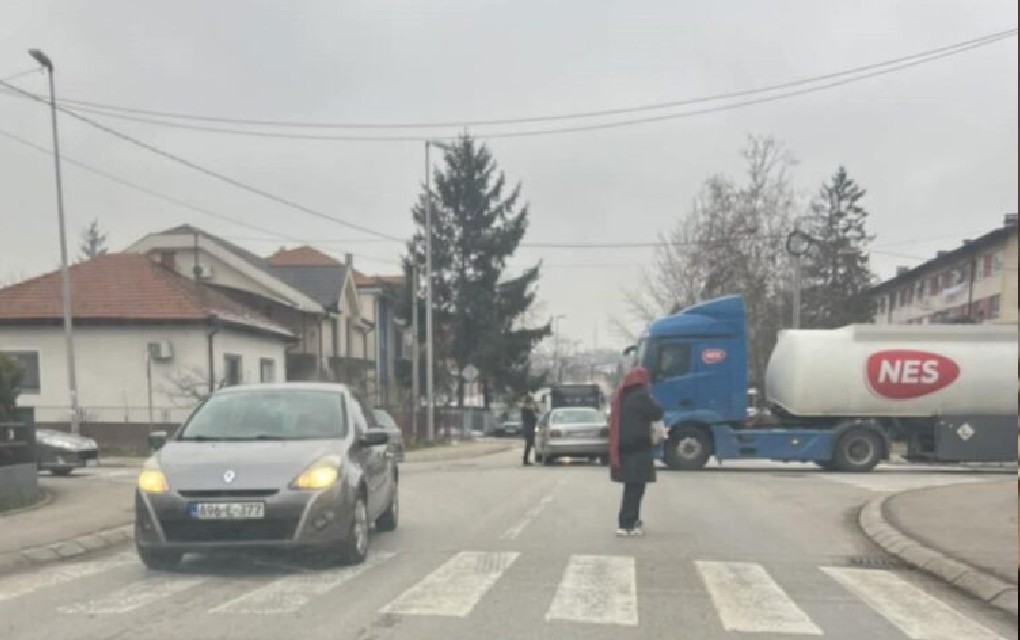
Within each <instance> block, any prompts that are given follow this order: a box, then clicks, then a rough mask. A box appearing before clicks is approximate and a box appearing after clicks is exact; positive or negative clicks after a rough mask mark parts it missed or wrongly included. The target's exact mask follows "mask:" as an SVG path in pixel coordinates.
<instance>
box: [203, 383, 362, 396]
mask: <svg viewBox="0 0 1020 640" xmlns="http://www.w3.org/2000/svg"><path fill="white" fill-rule="evenodd" d="M253 391H331V392H333V393H343V392H345V391H346V392H348V393H349V392H350V388H349V387H348V386H347V385H345V384H340V383H338V382H273V383H260V384H240V385H237V386H233V387H225V388H223V389H218V390H217V391H216V393H215V394H214V395H221V394H230V393H250V392H253Z"/></svg>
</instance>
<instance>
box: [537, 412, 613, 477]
mask: <svg viewBox="0 0 1020 640" xmlns="http://www.w3.org/2000/svg"><path fill="white" fill-rule="evenodd" d="M564 457H571V458H588V459H589V460H591V461H592V462H595V461H599V462H602V463H603V464H605V463H607V462H609V425H608V422H607V419H606V414H605V413H604V412H603V411H602V410H600V409H595V408H591V407H561V408H558V409H553V410H552V411H549V412H547V413H546V414H545V415H543V416H542V418H541V419H540V420H539V421H538V429H537V433H536V434H535V459H536V460H539V461H540V462H544V463H545V464H552V463H553V462H555V461H556V459H557V458H564Z"/></svg>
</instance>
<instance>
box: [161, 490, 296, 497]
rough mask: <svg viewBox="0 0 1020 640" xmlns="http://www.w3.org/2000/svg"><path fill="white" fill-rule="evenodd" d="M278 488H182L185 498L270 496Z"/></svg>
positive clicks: (277, 491) (182, 494)
mask: <svg viewBox="0 0 1020 640" xmlns="http://www.w3.org/2000/svg"><path fill="white" fill-rule="evenodd" d="M279 492H280V491H279V490H278V489H209V490H206V489H182V490H180V491H178V492H177V493H179V494H180V495H181V496H182V497H184V498H268V497H269V496H275V495H276V494H277V493H279Z"/></svg>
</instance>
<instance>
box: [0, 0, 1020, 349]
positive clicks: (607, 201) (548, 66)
mask: <svg viewBox="0 0 1020 640" xmlns="http://www.w3.org/2000/svg"><path fill="white" fill-rule="evenodd" d="M1016 23H1017V4H1016V3H1015V2H1001V1H997V0H996V1H975V0H963V1H959V2H948V1H932V0H925V1H915V2H890V1H889V0H875V1H868V2H843V3H835V2H818V1H817V0H799V1H794V0H789V1H785V2H768V3H767V2H760V1H752V0H746V1H737V0H731V1H719V2H690V1H689V2H675V1H667V0H659V1H646V2H642V1H637V0H628V1H625V2H597V1H592V0H569V1H561V2H553V1H549V0H546V1H541V2H539V1H524V0H514V1H505V2H496V1H479V0H474V1H471V2H466V1H464V2H453V1H448V0H405V1H387V0H370V1H364V2H336V1H335V0H333V1H314V2H312V1H309V2H275V3H273V2H254V1H252V0H233V1H227V0H218V1H216V2H208V1H201V2H194V1H184V0H178V1H177V2H172V3H165V2H163V3H151V2H139V1H137V0H90V1H89V2H70V1H66V2H47V1H42V0H4V2H3V3H0V78H6V77H9V76H11V75H13V74H15V73H17V72H20V71H23V70H26V69H30V68H32V66H33V63H32V61H31V60H30V59H29V58H28V56H27V55H26V53H25V51H26V49H28V48H29V47H40V48H42V49H44V50H45V51H46V52H47V53H48V54H49V55H50V57H51V58H52V59H53V60H54V62H55V64H56V66H57V74H58V75H57V81H58V91H59V93H60V95H61V96H63V97H67V98H76V99H83V100H92V101H97V102H103V103H113V104H118V105H125V106H132V107H141V108H149V109H157V110H164V111H174V112H187V113H198V114H208V115H217V116H226V117H236V118H258V119H271V120H291V121H327V122H408V121H411V122H421V121H435V120H443V121H464V120H477V119H487V118H501V117H518V116H521V117H528V116H539V115H546V114H557V113H567V112H575V111H587V110H596V109H604V108H614V107H627V106H634V105H641V104H647V103H657V102H663V101H670V100H679V99H684V98H691V97H698V96H705V95H711V94H717V93H721V92H727V91H735V90H741V89H748V88H755V87H760V86H763V85H769V84H774V83H780V82H784V81H788V80H793V79H797V78H801V77H805V76H811V75H818V74H825V73H829V72H833V71H838V70H842V69H846V68H851V67H855V66H859V65H863V64H868V63H871V62H878V61H882V60H885V59H889V58H895V57H898V56H902V55H907V54H911V53H915V52H918V51H923V50H926V49H932V48H935V47H939V46H943V45H948V44H952V43H954V42H958V41H962V40H967V39H970V38H975V37H979V36H982V35H985V34H988V33H992V32H996V31H1002V30H1006V29H1010V28H1013V27H1015V26H1016ZM16 82H17V83H18V84H19V86H21V87H24V88H26V89H28V90H31V91H43V90H44V89H45V77H44V76H42V75H41V74H31V75H28V76H25V77H21V78H18V79H17V80H16ZM103 122H105V123H108V124H110V125H111V126H114V127H116V128H118V129H121V130H123V131H125V132H128V133H130V134H132V135H135V136H137V137H139V138H141V139H143V140H145V141H147V142H150V143H152V144H155V145H158V146H159V147H162V148H164V149H166V150H168V151H172V152H174V153H178V154H180V155H182V156H185V157H187V158H189V159H192V160H195V161H196V162H199V163H201V164H204V165H206V166H208V167H210V168H213V169H216V170H219V171H222V172H223V173H226V174H228V175H230V176H232V177H235V178H238V179H241V180H244V181H246V182H249V183H251V184H253V185H256V186H259V187H261V188H263V189H265V190H268V191H271V192H273V193H276V194H279V195H281V196H285V197H287V198H290V199H293V200H296V201H298V202H301V203H303V204H306V205H308V206H310V207H315V208H317V209H320V210H323V211H327V212H329V213H331V214H333V215H336V216H339V217H343V218H346V219H349V220H351V221H354V222H357V223H359V224H361V225H364V226H368V227H371V228H373V229H377V230H379V231H382V232H385V233H388V234H393V235H396V236H400V237H404V236H407V235H409V233H410V232H411V220H410V214H409V207H410V205H411V203H412V202H413V200H414V198H415V197H416V194H417V193H418V191H419V189H420V182H421V180H422V174H423V162H424V159H423V147H422V144H421V143H419V142H376V143H373V142H350V141H294V140H272V139H263V138H248V137H238V136H232V135H222V134H214V133H207V132H186V131H180V130H172V129H165V128H156V127H153V126H150V125H146V124H139V123H131V122H122V121H116V120H107V119H103ZM528 128H536V127H535V126H530V127H528ZM489 130H493V129H489ZM0 131H3V132H6V133H13V134H16V135H19V136H21V137H23V138H27V139H29V140H31V141H33V142H35V143H37V144H40V145H44V146H47V147H48V146H49V144H50V133H49V131H50V130H49V120H48V112H47V111H46V109H45V108H44V107H42V106H41V105H38V104H33V103H29V102H26V101H23V100H19V99H13V98H10V97H6V96H2V95H0ZM456 131H457V129H454V130H453V132H456ZM449 132H450V131H443V130H436V131H435V132H434V133H437V134H443V133H449ZM474 132H476V133H481V134H482V135H481V136H480V137H483V138H484V133H483V130H482V128H480V127H479V128H476V129H475V130H474ZM384 133H385V132H384ZM409 133H410V134H412V135H415V134H417V133H419V132H417V131H412V132H409ZM749 133H754V134H762V135H772V136H774V137H776V138H777V139H779V140H780V141H782V142H784V143H785V144H786V145H787V146H788V147H789V148H790V150H791V151H792V152H793V153H794V155H795V156H796V158H797V159H798V160H799V165H798V167H797V169H796V173H795V176H794V177H795V182H796V186H797V187H798V189H799V190H801V191H802V192H803V193H804V194H805V195H811V194H813V193H814V192H815V190H816V189H817V187H818V185H819V183H820V182H821V181H822V180H824V179H825V178H827V177H828V176H829V175H830V174H831V173H832V172H833V170H834V169H835V168H836V167H837V166H838V165H839V164H845V165H846V166H847V168H848V170H849V171H850V173H851V175H852V176H853V177H854V178H856V179H857V180H858V181H859V182H860V183H861V184H862V185H863V186H864V187H866V188H867V189H868V195H867V197H866V199H865V201H864V205H865V206H866V207H867V208H868V209H869V210H870V212H871V214H872V217H871V224H872V227H871V230H872V231H873V232H874V233H876V234H877V235H878V239H877V241H876V242H875V250H876V253H875V254H874V256H873V259H874V265H875V266H876V267H877V270H878V271H879V273H880V274H881V275H883V276H888V275H890V273H891V272H892V271H893V270H894V269H895V266H896V265H897V264H916V263H917V262H919V259H920V258H924V257H926V256H929V255H931V254H933V253H934V252H935V251H936V250H937V249H940V248H951V247H954V246H956V245H957V244H958V243H959V242H960V240H962V239H963V238H969V237H974V236H976V235H979V234H981V233H983V232H985V231H987V230H990V229H991V228H993V227H994V226H996V225H998V224H1000V222H1001V219H1002V214H1003V213H1005V212H1010V211H1016V210H1017V171H1018V169H1017V40H1016V38H1015V37H1014V38H1011V39H1009V40H1006V41H1003V42H999V43H996V44H993V45H991V46H988V47H984V48H981V49H977V50H974V51H970V52H967V53H963V54H961V55H958V56H954V57H950V58H946V59H943V60H939V61H936V62H932V63H930V64H926V65H922V66H919V67H915V68H911V69H907V70H904V71H901V72H899V73H896V74H892V75H888V76H884V77H879V78H873V79H869V80H865V81H862V82H859V83H855V84H851V85H848V86H843V87H838V88H835V89H830V90H828V91H822V92H818V93H813V94H810V95H807V96H800V97H795V98H791V99H788V100H782V101H777V102H773V103H770V104H764V105H758V106H753V107H748V108H743V109H737V110H732V111H726V112H721V113H714V114H710V115H704V116H698V117H693V118H686V119H679V120H672V121H666V122H658V123H653V124H645V125H640V126H633V127H626V128H619V129H612V130H605V131H597V132H587V133H572V134H565V135H555V136H546V137H534V138H513V139H494V140H491V141H490V142H489V145H490V147H491V148H492V150H493V152H494V153H495V156H496V158H497V160H498V162H499V163H500V165H501V167H502V168H503V169H504V170H505V171H506V172H507V174H508V176H509V177H510V178H511V179H514V180H517V179H519V180H521V181H522V182H523V187H524V191H523V193H524V197H525V198H526V199H527V200H528V201H529V202H530V203H531V227H530V229H529V232H528V235H527V238H526V240H527V241H530V242H548V241H577V242H582V241H587V242H598V241H610V242H621V241H634V242H642V241H651V240H654V239H655V235H656V233H657V232H658V231H660V230H664V229H668V228H670V227H671V226H672V225H673V224H674V222H675V220H676V219H677V217H679V216H682V215H683V214H684V213H685V212H686V211H687V209H688V206H689V203H690V201H691V199H692V197H693V196H694V195H695V193H696V192H697V190H698V188H699V185H700V183H701V182H702V181H703V180H704V179H705V178H706V177H708V176H709V175H711V174H714V173H719V172H722V173H729V174H732V175H736V174H738V173H739V172H740V171H741V164H740V157H739V153H738V152H739V149H740V147H741V146H742V144H743V142H744V139H745V137H746V136H747V134H749ZM61 134H62V146H63V151H64V152H65V154H66V155H67V156H69V157H71V158H75V159H78V160H82V161H86V162H89V163H91V164H94V165H96V166H97V167H99V168H102V169H103V170H105V171H108V172H110V173H113V174H115V175H117V176H119V177H121V178H123V179H126V180H129V181H131V182H135V183H137V184H139V185H142V186H145V187H148V188H151V189H155V190H158V191H161V192H164V193H167V194H170V195H173V196H176V197H179V198H182V199H185V200H187V201H189V202H192V203H194V204H196V205H199V206H202V207H205V208H207V209H209V210H212V211H215V212H218V213H221V214H223V215H226V216H231V217H238V218H243V219H245V220H248V221H250V222H252V223H254V224H257V225H259V226H262V227H267V228H270V229H273V230H277V231H278V232H280V233H281V234H286V235H288V236H290V237H295V238H307V239H317V242H316V244H317V245H318V246H319V247H320V248H323V249H325V250H327V251H329V252H331V253H334V254H335V255H338V256H342V255H343V253H344V252H345V251H351V252H353V253H355V254H356V255H357V256H358V257H357V258H356V263H357V264H358V265H359V267H360V268H361V269H363V270H364V271H368V272H391V271H396V270H397V268H398V267H397V265H396V263H397V260H398V257H399V254H400V251H401V250H402V247H401V246H400V245H396V244H393V243H384V242H377V241H369V242H366V241H365V240H367V239H368V237H367V236H365V235H364V234H360V233H356V232H352V231H349V230H346V229H344V228H342V227H340V226H337V225H335V224H332V223H329V222H325V221H322V220H316V219H314V218H310V217H308V216H305V215H302V214H299V213H296V212H294V211H293V210H290V209H287V208H285V207H283V206H280V205H278V204H275V203H272V202H270V201H267V200H265V199H262V198H259V197H257V196H254V195H251V194H247V193H244V192H242V191H239V190H237V189H235V188H232V187H229V186H227V185H224V184H221V183H217V182H216V181H214V180H211V179H209V178H207V177H205V176H202V175H200V174H197V173H195V172H194V171H191V170H188V169H186V168H183V167H180V166H177V165H174V164H172V163H170V162H168V161H166V160H164V159H161V158H158V157H156V156H153V155H151V154H149V153H146V152H144V151H142V150H139V149H137V148H134V147H132V146H130V145H127V144H125V143H123V142H121V141H118V140H116V139H114V138H111V137H110V136H108V135H105V134H103V133H100V132H98V131H95V130H92V129H90V128H89V127H87V126H85V125H83V124H80V123H77V122H74V121H70V120H69V119H67V118H63V119H62V122H61ZM65 189H66V191H65V192H66V201H67V212H68V227H69V230H70V232H71V235H72V236H75V237H73V238H72V240H74V239H76V236H77V233H78V231H79V230H80V229H81V228H83V227H84V226H85V225H87V223H88V222H89V221H90V220H91V219H93V218H98V220H99V222H100V224H101V225H102V226H103V228H104V229H106V230H107V231H108V232H109V244H110V247H111V249H113V250H118V249H121V248H123V247H124V246H126V245H127V244H129V243H131V242H132V241H134V240H135V239H137V238H138V237H140V236H141V235H143V234H145V233H147V232H150V231H154V230H158V229H162V228H166V227H169V226H172V225H175V224H179V223H182V222H190V223H192V224H195V225H198V226H201V227H203V228H205V229H207V230H209V231H211V232H213V233H217V234H221V235H223V236H225V237H227V238H229V239H232V240H235V241H237V242H238V243H239V244H242V245H244V246H246V247H248V248H250V249H252V250H254V251H257V252H259V253H261V254H267V253H269V252H271V251H272V250H274V249H275V248H276V247H277V246H279V245H282V244H287V245H292V244H293V242H288V241H285V240H281V239H280V238H266V236H265V234H261V233H257V232H254V231H252V230H250V229H245V228H242V227H239V226H236V225H233V224H231V223H228V222H224V221H222V220H218V219H215V218H211V217H207V216H203V215H201V214H198V213H194V212H192V211H189V210H186V209H183V208H181V207H179V206H175V205H172V204H168V203H166V202H162V201H159V200H156V199H153V198H151V197H149V196H146V195H143V194H140V193H137V192H134V191H131V190H129V189H126V188H124V187H122V186H119V185H117V184H114V183H111V182H109V181H107V180H104V179H102V178H99V177H96V176H93V175H91V174H88V173H85V172H82V171H81V170H79V169H77V168H74V167H66V184H65ZM0 222H2V225H0V280H10V279H11V278H16V277H20V276H23V275H24V276H28V275H34V274H37V273H40V272H43V271H47V270H50V269H52V268H55V266H56V265H57V262H58V260H59V253H58V251H59V249H58V244H57V240H56V214H55V200H54V191H53V167H52V161H51V159H50V158H49V157H48V156H46V155H45V154H42V153H39V152H38V151H34V150H32V149H29V148H26V147H23V146H21V145H19V144H16V143H14V142H11V141H10V140H8V139H6V138H3V137H0ZM72 250H74V249H73V248H72ZM878 251H883V252H884V253H878ZM893 253H895V254H902V255H898V256H897V255H890V254H893ZM539 258H542V259H544V260H545V263H546V269H545V271H544V274H543V277H542V280H541V290H540V295H541V299H542V300H543V302H544V305H545V306H544V310H545V311H547V312H548V313H549V314H566V316H567V317H566V319H564V320H563V321H562V323H561V329H562V330H563V332H564V333H566V334H570V335H571V336H573V337H575V338H578V339H582V340H585V341H586V342H590V341H591V340H592V336H593V331H594V328H595V325H596V324H598V326H599V333H600V335H601V339H602V341H603V343H606V342H610V341H612V340H613V338H612V336H610V335H609V328H608V326H609V319H610V318H611V317H613V316H623V315H624V306H623V303H622V295H621V291H622V290H623V288H625V287H628V286H635V285H636V284H637V283H638V281H639V275H640V269H641V267H642V265H645V264H647V262H648V261H649V259H650V250H649V249H642V248H636V249H634V248H631V249H601V250H591V249H570V250H564V249H539V248H529V249H522V250H521V254H520V259H519V261H518V264H523V261H534V260H537V259H539ZM616 342H619V341H618V340H616Z"/></svg>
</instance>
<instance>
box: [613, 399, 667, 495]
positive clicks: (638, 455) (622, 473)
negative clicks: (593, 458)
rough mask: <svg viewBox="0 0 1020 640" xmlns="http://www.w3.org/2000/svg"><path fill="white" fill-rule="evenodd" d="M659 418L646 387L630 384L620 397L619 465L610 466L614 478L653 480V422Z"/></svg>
mask: <svg viewBox="0 0 1020 640" xmlns="http://www.w3.org/2000/svg"><path fill="white" fill-rule="evenodd" d="M656 420H662V407H660V406H659V404H658V403H657V402H655V400H654V399H652V396H651V394H649V393H648V389H646V388H644V387H632V388H630V389H627V390H626V391H625V392H624V394H623V397H622V398H621V399H620V444H619V447H620V466H619V467H614V468H613V469H611V477H612V479H613V481H614V482H655V462H654V460H653V458H652V448H653V447H652V423H653V422H655V421H656Z"/></svg>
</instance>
